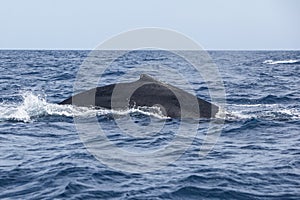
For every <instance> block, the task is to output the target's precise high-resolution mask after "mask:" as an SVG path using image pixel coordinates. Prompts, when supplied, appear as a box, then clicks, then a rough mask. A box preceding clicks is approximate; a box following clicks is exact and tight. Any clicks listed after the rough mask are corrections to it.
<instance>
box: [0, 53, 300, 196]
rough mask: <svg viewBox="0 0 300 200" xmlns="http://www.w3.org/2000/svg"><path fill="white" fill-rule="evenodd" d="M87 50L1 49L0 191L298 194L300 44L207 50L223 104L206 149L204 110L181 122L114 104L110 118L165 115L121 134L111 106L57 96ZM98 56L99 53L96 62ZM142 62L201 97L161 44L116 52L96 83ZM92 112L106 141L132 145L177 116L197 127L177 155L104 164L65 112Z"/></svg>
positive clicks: (167, 131) (162, 137)
mask: <svg viewBox="0 0 300 200" xmlns="http://www.w3.org/2000/svg"><path fill="white" fill-rule="evenodd" d="M106 53H107V54H108V55H113V53H114V52H106ZM191 53H192V52H191ZM88 54H89V51H50V50H47V51H46V50H40V51H35V50H32V51H25V50H24V51H23V50H16V51H14V50H1V51H0V152H1V154H0V199H84V198H88V199H299V197H300V126H299V125H300V103H299V102H300V90H299V88H300V87H299V86H300V76H299V75H300V52H299V51H210V52H209V54H210V56H211V57H212V60H213V61H214V63H216V65H217V66H218V69H219V72H220V75H221V77H222V80H223V82H224V87H225V91H226V102H227V105H226V108H224V110H225V113H226V118H225V123H224V125H223V129H222V131H221V135H220V137H219V138H218V141H217V143H216V145H215V146H214V148H213V149H212V150H211V151H210V152H209V154H208V155H207V156H205V157H199V156H198V154H199V149H200V146H201V144H202V142H203V138H204V136H205V133H206V132H205V130H206V128H207V126H208V123H209V121H207V120H199V122H195V121H190V122H189V121H185V122H180V121H179V120H177V119H164V118H160V116H156V115H153V113H152V115H151V112H150V111H140V110H128V111H124V112H123V113H122V112H119V113H117V114H118V120H120V121H123V122H124V123H126V122H127V120H133V121H134V123H135V124H137V126H140V127H144V128H147V126H149V125H150V124H154V125H155V124H159V123H161V122H162V121H164V123H165V127H164V129H162V130H161V131H160V132H159V133H158V134H152V135H151V137H149V136H148V135H147V136H144V135H143V133H141V135H140V136H139V137H136V138H135V137H127V136H124V135H122V133H121V132H120V130H119V129H118V128H117V127H116V124H115V121H114V120H113V114H114V113H113V111H107V110H105V109H103V110H94V109H92V108H77V107H73V106H65V105H57V103H58V102H60V101H62V100H64V99H65V98H68V97H69V96H71V95H72V93H73V84H74V81H75V79H76V75H77V72H78V70H79V68H80V66H81V64H82V63H83V62H84V60H85V59H86V58H87V56H88ZM106 58H107V55H106V56H103V58H101V57H100V58H99V59H100V61H101V62H100V63H99V64H101V63H102V61H103V63H105V62H106V60H105V59H106ZM101 59H102V60H101ZM149 65H151V66H152V71H150V74H151V75H154V76H155V73H159V74H160V76H166V80H169V81H170V82H172V81H174V80H172V77H168V74H167V73H164V72H165V71H163V72H162V71H160V70H163V69H162V68H161V67H160V66H161V65H164V66H167V67H168V66H169V67H170V68H172V69H178V70H179V71H181V72H183V71H184V72H185V73H186V74H185V75H186V76H187V77H190V79H191V80H190V84H191V85H192V87H193V89H194V92H195V93H196V94H197V96H199V97H201V98H204V99H206V100H209V92H208V90H207V85H206V83H205V81H203V80H201V79H197V77H194V74H193V72H192V71H191V72H189V70H187V69H186V68H187V66H186V63H185V62H183V61H182V60H181V59H179V58H178V57H176V56H174V55H171V54H168V53H164V52H161V51H136V52H133V53H131V54H130V55H128V56H126V57H124V58H120V59H117V60H115V62H114V63H113V65H112V66H111V68H110V69H107V70H106V71H105V72H104V74H103V82H101V83H99V85H106V84H110V83H114V82H115V81H118V80H119V79H120V78H121V77H122V76H124V75H125V74H126V73H127V71H128V70H131V69H136V67H139V66H142V69H143V70H145V69H147V66H149ZM155 67H156V69H157V70H156V71H154V70H153V69H155ZM143 70H141V71H143ZM91 75H93V72H91ZM132 79H138V77H132ZM88 85H89V84H87V86H88ZM127 114H129V115H130V116H131V117H130V118H129V119H128V118H127ZM94 115H96V116H97V119H98V121H99V123H100V124H101V125H102V126H103V127H105V128H104V129H105V131H106V135H107V138H108V139H109V140H110V141H112V142H114V143H115V144H116V146H117V147H118V148H124V149H127V150H128V149H130V150H132V151H136V152H143V151H148V150H149V149H151V150H153V149H154V150H159V149H160V148H163V147H164V146H166V145H167V144H168V143H169V142H170V141H172V139H174V135H175V131H174V130H173V129H176V128H177V127H178V126H179V125H180V124H181V123H185V124H187V125H188V126H189V125H190V126H192V125H193V124H195V123H199V128H198V132H197V135H196V136H195V138H193V142H192V143H191V145H190V146H189V148H188V149H187V150H186V151H185V152H184V153H183V154H182V155H180V156H179V158H178V159H177V160H176V161H174V162H172V163H170V164H168V165H166V166H165V167H163V168H161V169H158V170H153V171H149V172H145V173H138V172H136V173H135V172H134V170H133V171H131V172H128V170H127V171H126V170H117V169H115V168H113V167H110V166H108V165H107V164H105V163H102V162H101V161H99V160H97V159H96V158H95V157H94V156H93V155H92V154H91V152H90V151H88V150H87V149H86V147H85V145H84V144H83V142H82V140H81V138H80V136H79V134H78V131H77V129H76V126H75V124H74V118H73V117H74V116H75V117H80V118H83V119H87V120H89V118H90V117H91V116H94ZM149 115H151V116H152V117H151V118H149ZM149 119H150V120H149ZM189 123H190V124H189ZM102 142H103V143H105V142H107V141H102ZM104 145H105V144H104ZM128 159H130V158H128ZM145 160H146V158H145ZM123 162H124V161H119V164H120V165H121V166H124V169H125V167H126V165H127V164H126V163H125V162H124V163H123Z"/></svg>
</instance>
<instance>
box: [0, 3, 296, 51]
mask: <svg viewBox="0 0 300 200" xmlns="http://www.w3.org/2000/svg"><path fill="white" fill-rule="evenodd" d="M0 24H1V28H0V48H2V49H19V48H22V49H28V48H30V49H32V48H34V49H92V48H94V47H96V46H97V45H98V44H99V43H101V42H103V41H104V40H106V39H108V38H110V37H112V36H114V35H116V34H118V33H120V32H124V31H126V30H130V29H133V28H142V27H162V28H168V29H174V30H176V31H179V32H181V33H183V34H185V35H187V36H189V37H190V38H192V39H194V40H195V41H196V42H198V43H199V44H201V45H202V46H203V47H204V48H205V49H300V1H299V0H206V1H201V0H186V1H183V0H180V1H179V0H178V1H176V0H148V1H146V0H118V1H117V0H106V1H101V0H80V1H79V0H0Z"/></svg>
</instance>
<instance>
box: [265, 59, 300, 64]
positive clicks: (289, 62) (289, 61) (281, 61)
mask: <svg viewBox="0 0 300 200" xmlns="http://www.w3.org/2000/svg"><path fill="white" fill-rule="evenodd" d="M263 64H269V65H276V64H300V60H294V59H290V60H277V61H274V60H265V61H264V62H263Z"/></svg>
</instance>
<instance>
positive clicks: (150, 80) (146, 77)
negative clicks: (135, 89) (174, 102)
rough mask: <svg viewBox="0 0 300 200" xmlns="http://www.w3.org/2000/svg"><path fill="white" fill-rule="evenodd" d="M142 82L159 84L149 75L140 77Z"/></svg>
mask: <svg viewBox="0 0 300 200" xmlns="http://www.w3.org/2000/svg"><path fill="white" fill-rule="evenodd" d="M140 80H141V81H147V82H157V80H155V79H154V78H152V77H151V76H149V75H147V74H141V75H140Z"/></svg>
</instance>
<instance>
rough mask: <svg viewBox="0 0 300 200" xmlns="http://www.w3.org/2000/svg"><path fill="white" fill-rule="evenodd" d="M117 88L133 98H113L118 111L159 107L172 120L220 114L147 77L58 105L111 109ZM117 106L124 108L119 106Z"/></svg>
mask: <svg viewBox="0 0 300 200" xmlns="http://www.w3.org/2000/svg"><path fill="white" fill-rule="evenodd" d="M115 88H118V89H119V91H122V92H125V93H126V91H129V92H128V93H130V91H131V93H130V94H131V95H130V94H129V95H130V96H129V98H127V99H124V98H119V99H118V97H116V98H115V96H114V98H113V101H114V102H117V103H116V104H113V105H114V107H113V108H117V109H124V108H126V107H130V108H132V107H138V106H148V107H151V106H159V107H161V108H162V109H161V110H162V112H163V114H164V115H166V116H168V117H171V118H213V117H216V114H217V112H218V111H219V108H218V106H216V105H214V104H211V103H209V102H207V101H205V100H203V99H200V98H197V97H195V96H194V95H192V94H190V93H188V92H185V91H184V90H181V89H179V88H177V87H174V86H172V85H169V84H166V83H162V82H160V81H157V80H155V79H153V78H152V77H150V76H148V75H145V74H142V75H141V76H140V79H139V80H137V81H134V82H130V83H118V84H112V85H107V86H103V87H97V88H93V89H90V90H88V91H85V92H82V93H79V94H76V95H74V96H73V97H70V98H68V99H66V100H64V101H62V102H60V103H59V104H73V105H76V106H94V107H102V108H107V109H111V108H112V103H111V102H112V94H113V92H114V89H115ZM125 93H124V94H125ZM114 94H115V93H114ZM177 97H180V98H177ZM72 99H73V101H72ZM118 101H120V102H118ZM121 101H122V102H121ZM115 105H117V107H116V106H115ZM118 105H122V106H120V107H118ZM181 105H183V106H182V108H184V109H185V110H184V111H182V110H181V107H180V106H181ZM124 106H125V107H124ZM197 107H198V108H197ZM199 114H200V115H199Z"/></svg>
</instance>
